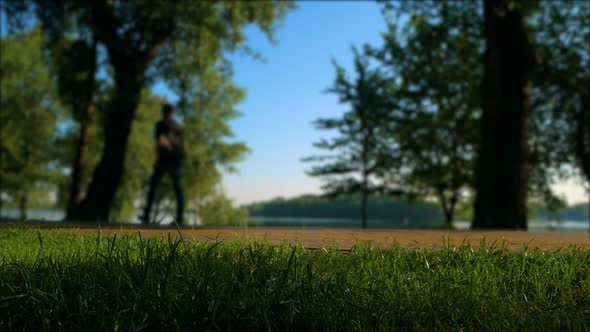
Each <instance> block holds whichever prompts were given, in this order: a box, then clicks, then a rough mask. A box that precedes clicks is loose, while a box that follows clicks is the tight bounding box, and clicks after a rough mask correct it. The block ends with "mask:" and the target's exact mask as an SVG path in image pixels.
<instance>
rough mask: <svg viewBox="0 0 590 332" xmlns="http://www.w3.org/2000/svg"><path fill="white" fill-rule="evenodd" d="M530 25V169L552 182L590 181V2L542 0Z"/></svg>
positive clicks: (530, 19)
mask: <svg viewBox="0 0 590 332" xmlns="http://www.w3.org/2000/svg"><path fill="white" fill-rule="evenodd" d="M529 26H530V29H531V31H532V32H533V34H532V36H533V37H534V40H533V41H534V43H535V47H536V49H537V58H538V61H539V70H538V72H537V76H536V77H535V87H534V90H533V94H532V98H531V99H532V100H531V103H532V106H533V109H532V120H533V121H532V123H531V130H532V131H533V135H531V144H530V145H531V147H532V153H531V160H532V161H533V165H538V167H533V169H532V172H531V173H532V176H533V179H534V178H535V177H536V178H539V177H541V178H545V179H548V181H547V180H546V181H545V183H547V182H549V183H551V182H553V181H556V180H559V179H563V178H567V177H572V176H574V177H575V176H579V175H582V176H585V177H586V181H587V182H588V181H590V174H589V173H590V134H588V133H590V90H589V88H588V87H589V86H590V4H589V3H588V2H584V1H571V2H564V1H559V2H551V1H543V2H540V3H539V5H538V6H537V7H536V10H535V11H534V12H533V14H532V15H531V17H530V18H529ZM584 136H585V138H584ZM584 141H585V143H584ZM584 165H586V166H584ZM551 180H553V181H551ZM536 182H537V186H542V184H541V185H539V184H538V182H539V181H536ZM541 198H542V197H541ZM549 200H550V199H549Z"/></svg>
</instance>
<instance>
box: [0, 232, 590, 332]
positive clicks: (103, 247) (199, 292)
mask: <svg viewBox="0 0 590 332" xmlns="http://www.w3.org/2000/svg"><path fill="white" fill-rule="evenodd" d="M0 254H1V256H2V261H1V264H0V330H19V331H20V330H23V329H31V330H41V329H51V330H62V329H63V330H109V331H112V330H120V331H132V330H252V331H254V330H278V331H284V330H297V331H303V330H306V331H307V330H320V331H324V330H332V331H346V330H388V331H391V330H399V329H416V330H432V329H445V330H447V329H448V330H460V329H464V330H480V329H483V330H498V331H506V330H588V329H590V251H582V250H577V249H574V248H570V249H566V250H561V251H559V252H553V253H544V252H542V251H538V250H534V249H528V250H527V251H525V252H523V253H514V252H510V251H508V250H505V249H503V248H501V247H489V246H488V247H484V248H480V249H477V250H473V249H472V248H470V247H468V246H461V247H451V246H448V247H447V248H445V249H442V250H410V249H403V248H397V247H394V248H386V249H383V248H374V247H370V246H367V245H357V246H355V247H354V248H353V250H352V251H350V252H349V253H346V254H345V253H342V252H340V251H338V250H336V249H330V248H326V249H322V250H306V249H304V248H302V247H289V246H287V245H282V246H275V245H271V244H268V243H260V242H251V241H234V242H227V243H226V242H199V241H189V240H177V239H176V238H174V237H169V236H168V237H162V238H150V239H144V238H141V237H140V236H139V235H134V236H119V237H114V236H113V237H101V236H98V235H94V236H80V235H74V234H69V233H63V232H59V231H38V230H34V229H28V230H23V229H3V230H0Z"/></svg>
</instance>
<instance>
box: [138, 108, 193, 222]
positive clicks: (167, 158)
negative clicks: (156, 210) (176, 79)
mask: <svg viewBox="0 0 590 332" xmlns="http://www.w3.org/2000/svg"><path fill="white" fill-rule="evenodd" d="M173 114H174V109H173V108H172V106H171V105H170V104H165V105H163V106H162V117H163V118H162V120H160V121H158V122H157V123H156V128H155V129H156V132H155V137H156V144H157V159H156V164H155V165H154V172H153V174H152V177H151V180H150V184H149V189H148V195H147V202H146V205H145V209H144V211H143V214H142V215H140V217H139V219H140V220H141V221H142V222H143V223H144V224H146V225H147V224H148V223H149V222H150V212H151V208H152V203H153V202H154V196H155V193H156V189H157V187H158V184H159V183H160V180H161V179H162V176H163V175H164V174H166V173H170V175H171V176H172V183H173V184H174V191H175V194H176V222H177V223H178V224H179V225H182V223H183V211H184V194H183V192H182V183H181V171H182V161H183V159H184V149H183V144H182V141H183V133H182V127H181V126H180V125H179V124H178V123H177V122H176V121H174V119H173V118H172V116H173Z"/></svg>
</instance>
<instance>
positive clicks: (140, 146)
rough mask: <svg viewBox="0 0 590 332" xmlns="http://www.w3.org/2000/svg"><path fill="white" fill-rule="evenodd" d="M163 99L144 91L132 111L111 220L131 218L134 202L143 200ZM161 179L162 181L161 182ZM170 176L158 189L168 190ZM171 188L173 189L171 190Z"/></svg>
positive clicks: (150, 168)
mask: <svg viewBox="0 0 590 332" xmlns="http://www.w3.org/2000/svg"><path fill="white" fill-rule="evenodd" d="M165 102H166V100H165V98H163V97H161V96H157V95H154V94H152V93H151V92H149V91H148V90H144V91H143V93H142V97H141V100H140V102H139V106H138V112H137V113H135V118H134V119H133V126H132V128H131V133H130V134H129V142H128V143H127V144H129V146H128V148H127V153H126V154H125V170H124V171H123V178H122V180H121V184H120V185H119V189H118V190H117V194H116V196H115V201H114V204H113V206H112V207H111V216H112V220H116V221H130V220H133V217H134V213H136V212H137V211H136V207H135V201H136V200H137V199H140V200H141V199H144V197H142V196H144V194H143V189H144V188H145V187H146V185H147V182H148V180H149V177H150V175H151V173H152V171H153V165H154V162H155V160H156V145H155V140H154V126H155V124H156V122H157V121H158V120H160V118H161V107H162V105H163V104H164V103H165ZM163 182H164V181H163ZM168 182H169V179H168V177H166V182H164V183H162V184H163V185H162V186H161V187H160V188H159V191H160V192H167V191H168V190H167V189H169V187H171V185H169V183H168ZM170 191H172V190H170Z"/></svg>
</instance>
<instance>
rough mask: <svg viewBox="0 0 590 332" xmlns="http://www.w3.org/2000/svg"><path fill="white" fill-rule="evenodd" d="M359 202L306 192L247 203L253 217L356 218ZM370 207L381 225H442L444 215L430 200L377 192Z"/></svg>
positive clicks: (357, 197) (345, 196) (370, 211)
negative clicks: (396, 197) (301, 194)
mask: <svg viewBox="0 0 590 332" xmlns="http://www.w3.org/2000/svg"><path fill="white" fill-rule="evenodd" d="M360 203H361V200H360V197H359V196H358V195H341V196H339V197H336V198H328V197H325V196H312V195H304V196H300V197H295V198H290V199H283V198H277V199H273V200H270V201H265V202H258V203H254V204H250V205H247V206H245V207H246V208H247V209H248V211H249V212H250V215H251V216H253V217H291V218H336V219H357V218H358V209H359V205H360ZM368 207H369V209H368V211H369V215H368V217H369V219H373V220H380V221H383V223H380V226H385V227H387V226H395V227H432V226H434V227H439V226H441V225H442V217H441V215H440V213H439V212H438V211H437V209H436V207H435V206H434V205H433V204H431V203H426V202H419V201H417V202H404V201H399V200H395V199H392V198H391V197H387V196H380V195H374V196H371V197H370V198H369V201H368ZM373 222H376V221H373ZM373 222H371V223H373ZM310 223H312V222H310Z"/></svg>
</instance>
